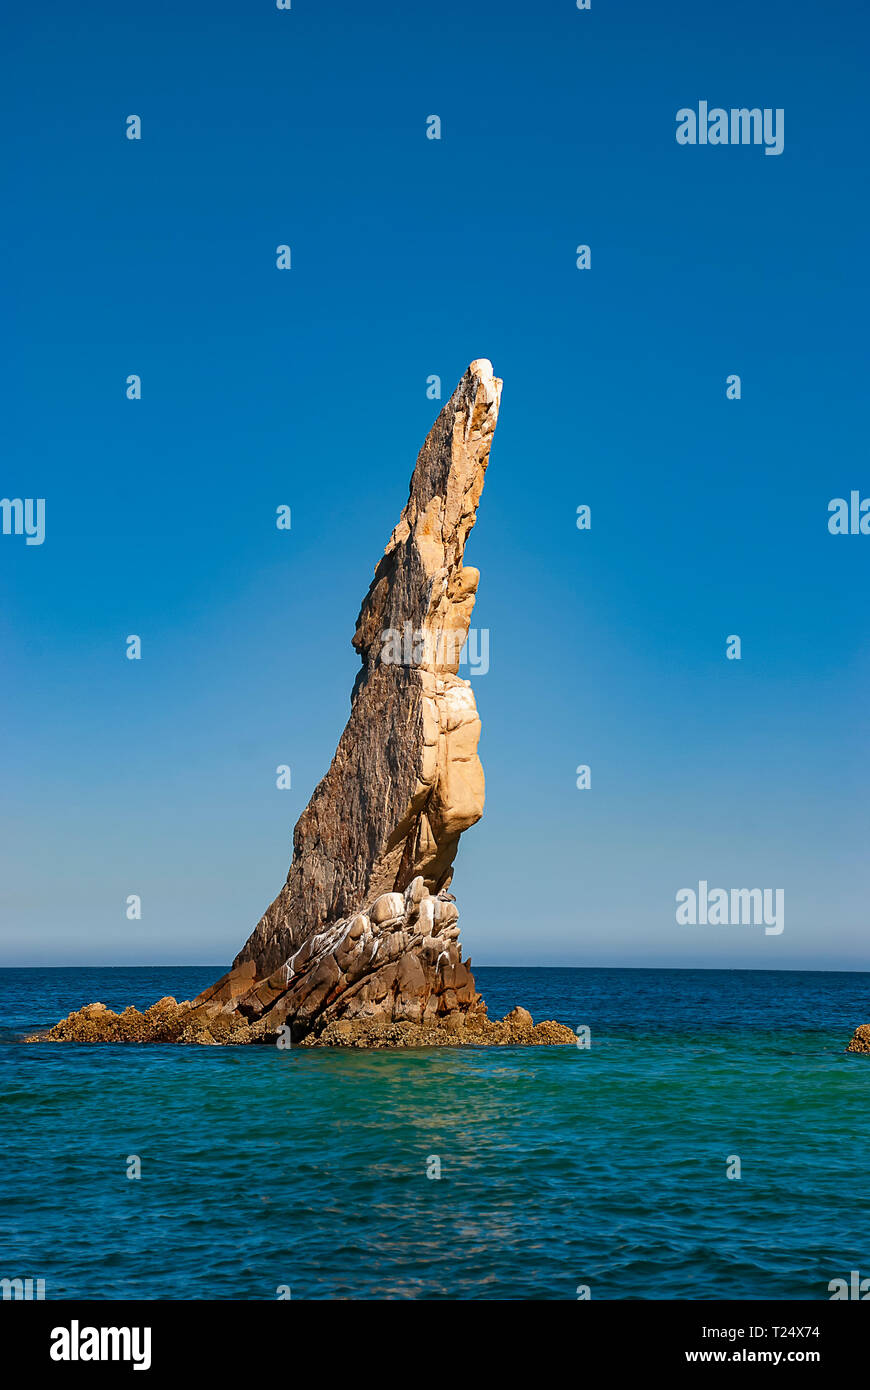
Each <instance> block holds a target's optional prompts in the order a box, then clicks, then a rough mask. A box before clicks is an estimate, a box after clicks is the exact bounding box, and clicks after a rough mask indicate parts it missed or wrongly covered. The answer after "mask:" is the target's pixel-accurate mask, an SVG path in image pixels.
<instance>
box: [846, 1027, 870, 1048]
mask: <svg viewBox="0 0 870 1390" xmlns="http://www.w3.org/2000/svg"><path fill="white" fill-rule="evenodd" d="M846 1051H847V1052H870V1023H860V1024H859V1025H858V1027H857V1028H856V1029H855V1032H854V1033H853V1034H852V1037H851V1040H850V1042H849V1046H848V1047H847V1048H846Z"/></svg>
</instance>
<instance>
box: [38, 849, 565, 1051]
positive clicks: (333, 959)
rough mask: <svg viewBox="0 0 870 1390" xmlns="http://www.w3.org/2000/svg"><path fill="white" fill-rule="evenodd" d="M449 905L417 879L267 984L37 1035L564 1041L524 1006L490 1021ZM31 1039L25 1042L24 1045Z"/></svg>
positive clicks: (343, 1042)
mask: <svg viewBox="0 0 870 1390" xmlns="http://www.w3.org/2000/svg"><path fill="white" fill-rule="evenodd" d="M458 917H459V914H458V912H457V910H456V906H455V903H454V901H453V897H452V895H451V894H450V893H447V892H446V891H442V892H441V893H439V894H437V895H436V896H433V895H432V894H430V893H429V892H428V890H427V889H426V886H425V883H424V881H423V878H422V877H421V876H418V877H417V878H415V879H414V880H413V881H412V882H411V883H410V884H409V885H408V887H407V888H406V890H405V892H404V893H383V894H381V896H380V897H379V898H377V899H376V900H375V901H374V903H372V904H371V906H370V907H369V909H368V911H366V912H358V913H355V914H354V915H353V916H352V917H350V918H347V919H345V920H343V921H341V922H336V923H335V924H334V925H332V926H330V927H328V928H325V929H324V930H323V931H321V932H318V933H317V934H316V935H313V936H310V937H308V939H307V940H306V941H305V942H304V943H303V945H302V946H300V947H299V949H298V950H296V951H294V953H293V954H292V955H291V956H290V957H289V959H288V960H286V961H284V963H283V964H282V965H280V966H279V967H278V969H277V970H274V971H272V973H271V974H269V975H267V976H266V978H265V979H261V978H259V977H258V976H257V969H256V965H255V963H254V962H253V961H251V960H245V961H242V962H241V963H239V964H237V965H235V966H234V967H233V969H232V970H230V971H229V973H228V974H226V975H224V976H222V977H221V979H219V980H218V981H217V982H216V983H215V984H214V985H212V986H210V988H209V989H207V990H204V991H203V993H202V994H200V995H199V996H198V998H196V999H194V1000H193V1001H190V1000H184V1001H183V1002H181V1003H178V1002H177V1001H176V1000H175V999H172V998H169V997H167V998H165V999H158V1001H157V1003H156V1004H152V1005H151V1007H150V1008H149V1009H146V1010H145V1012H144V1013H142V1012H140V1010H139V1009H135V1008H133V1007H130V1008H129V1009H125V1010H124V1011H123V1013H120V1014H118V1013H114V1012H113V1010H111V1009H107V1008H106V1006H105V1004H88V1005H86V1007H85V1008H83V1009H78V1010H77V1011H76V1012H74V1013H71V1014H70V1015H69V1017H68V1018H65V1019H62V1020H61V1022H60V1023H57V1024H55V1026H54V1027H53V1028H51V1029H49V1030H48V1032H46V1033H42V1034H40V1035H39V1038H40V1039H41V1040H43V1041H47V1042H140V1043H143V1042H144V1043H149V1042H153V1043H199V1044H204V1045H206V1046H209V1045H216V1044H217V1045H223V1044H244V1043H274V1042H279V1041H280V1042H281V1043H282V1044H283V1045H284V1046H287V1045H291V1044H292V1045H301V1046H303V1047H315V1046H321V1047H456V1046H461V1045H463V1044H464V1045H471V1046H478V1047H487V1046H495V1047H501V1046H508V1045H511V1044H531V1045H537V1044H541V1043H572V1042H574V1041H575V1035H574V1033H573V1032H572V1031H571V1029H570V1028H566V1027H565V1026H564V1025H563V1024H559V1023H553V1022H550V1021H547V1022H545V1023H539V1024H538V1025H537V1026H535V1024H534V1023H533V1021H532V1016H531V1014H530V1013H529V1012H528V1011H527V1010H526V1009H514V1010H513V1011H512V1012H511V1013H510V1014H508V1016H507V1018H505V1019H502V1020H501V1021H500V1022H494V1021H493V1020H492V1019H490V1018H488V1017H487V1013H486V1005H485V1004H484V1002H483V1000H482V999H481V997H480V995H479V994H478V993H477V990H476V988H475V984H474V976H473V975H472V973H471V962H470V961H467V960H463V959H462V951H461V948H460V945H459V926H458ZM34 1040H35V1039H31V1041H34Z"/></svg>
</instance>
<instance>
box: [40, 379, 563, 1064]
mask: <svg viewBox="0 0 870 1390" xmlns="http://www.w3.org/2000/svg"><path fill="white" fill-rule="evenodd" d="M501 386H502V383H501V382H500V381H499V379H498V378H497V377H495V376H494V375H493V371H492V365H491V363H489V362H488V361H486V359H485V358H481V359H480V360H478V361H476V362H472V364H471V366H470V367H469V368H468V370H467V372H466V373H465V375H464V376H463V377H462V380H461V381H460V383H459V385H458V386H457V388H456V390H455V391H454V392H453V395H452V396H451V397H450V400H449V401H448V402H447V404H446V405H445V406H444V409H443V410H442V411H441V413H440V415H439V416H438V419H437V420H436V421H435V424H434V425H433V427H432V429H431V431H430V432H429V435H428V437H427V439H426V442H425V443H424V445H423V448H422V449H421V450H420V453H419V455H418V457H417V463H416V467H415V468H414V472H413V475H412V477H411V486H410V492H409V496H408V501H407V504H406V506H405V509H404V511H403V512H402V514H401V516H400V517H399V520H398V523H397V524H396V526H395V528H394V530H393V533H392V535H391V536H390V539H389V541H388V543H387V547H386V549H385V551H384V554H383V556H382V558H381V559H380V560H379V562H378V565H377V568H376V569H375V574H374V578H373V580H372V582H371V585H370V586H369V591H368V593H367V594H366V596H365V598H364V599H363V603H362V607H361V609H360V613H359V617H358V618H357V624H356V632H355V633H354V638H353V645H354V647H355V648H356V650H357V652H358V653H359V656H360V660H361V667H360V671H359V674H358V676H357V679H356V682H355V684H354V687H353V692H352V695H351V711H350V718H349V719H348V722H347V725H346V726H345V729H344V732H343V734H342V735H341V738H340V740H339V743H338V748H337V749H336V752H335V756H334V758H333V760H332V763H331V765H330V767H329V771H328V772H327V773H326V776H325V777H324V778H323V779H322V781H321V782H320V783H319V785H318V786H317V787H316V788H315V791H314V794H313V796H312V797H311V800H310V801H309V803H308V805H307V807H306V808H305V810H304V811H303V813H302V815H301V816H300V817H299V820H298V822H297V824H296V829H295V831H294V834H293V857H292V861H291V864H290V870H289V872H288V875H287V880H286V882H285V884H284V886H283V888H282V889H281V891H280V892H279V894H278V896H277V897H276V898H275V900H274V902H273V903H272V904H271V905H270V907H269V908H268V909H267V910H266V912H265V913H264V914H263V916H262V917H261V919H260V921H259V922H258V923H257V926H256V927H255V929H254V931H253V932H252V933H251V935H250V936H249V938H248V940H247V941H246V942H245V945H244V946H243V947H242V950H241V951H240V952H239V954H238V956H237V957H236V959H235V961H234V962H233V965H232V968H231V970H230V971H229V973H228V974H227V975H224V976H223V977H222V978H221V979H220V980H218V981H217V983H216V984H214V985H212V986H211V988H209V989H207V990H205V991H204V992H203V993H202V994H201V995H200V996H199V997H198V998H197V999H195V1000H194V1001H193V1002H192V1003H184V1004H176V1002H175V1000H174V999H164V1000H160V1001H159V1002H158V1003H157V1004H154V1005H152V1007H151V1008H150V1009H148V1010H146V1012H145V1013H144V1014H142V1013H139V1012H138V1011H137V1010H135V1009H127V1010H125V1012H124V1013H123V1014H114V1013H112V1012H111V1011H110V1010H106V1009H104V1008H103V1006H102V1005H89V1006H88V1007H87V1008H85V1009H83V1010H80V1011H79V1012H78V1013H76V1014H71V1015H70V1017H69V1018H68V1019H65V1020H64V1021H63V1022H61V1023H59V1024H58V1025H56V1027H55V1028H54V1029H52V1030H51V1032H50V1034H49V1035H48V1036H49V1037H52V1038H57V1039H63V1038H71V1037H75V1038H79V1039H93V1040H95V1041H97V1040H100V1039H102V1038H112V1039H119V1040H123V1039H125V1038H130V1039H135V1040H137V1041H171V1042H200V1043H245V1042H265V1041H271V1040H275V1039H278V1040H283V1041H287V1042H293V1043H300V1042H301V1043H305V1044H309V1045H310V1044H312V1043H325V1044H350V1045H355V1046H390V1045H406V1046H420V1045H425V1044H442V1043H455V1042H463V1041H467V1042H471V1043H478V1044H481V1043H484V1044H485V1043H493V1044H498V1043H510V1042H533V1043H550V1042H573V1041H574V1040H575V1038H574V1034H573V1033H572V1032H571V1031H570V1029H568V1028H565V1027H564V1026H563V1025H560V1024H555V1023H540V1024H538V1025H537V1027H534V1026H533V1024H532V1019H531V1016H530V1015H529V1014H528V1013H527V1012H526V1011H525V1010H524V1009H515V1010H514V1011H513V1013H512V1014H509V1015H508V1017H507V1018H506V1019H505V1020H503V1021H502V1022H500V1023H498V1022H493V1021H491V1020H490V1019H488V1018H487V1015H486V1006H485V1004H484V1003H483V1001H482V999H481V997H480V995H479V994H478V993H477V991H476V988H475V983H474V979H473V976H472V974H471V970H470V968H469V962H468V961H465V960H463V958H462V950H461V947H460V944H459V926H458V917H459V914H458V911H457V909H456V905H455V900H454V898H453V895H452V894H451V893H450V892H449V891H448V889H449V887H450V882H451V879H452V876H453V860H454V858H455V855H456V850H457V847H458V845H459V837H460V836H461V834H462V832H463V831H464V830H467V829H468V828H469V826H471V825H473V824H474V823H475V821H477V820H479V819H480V816H481V814H482V812H483V800H484V781H483V768H482V767H481V764H480V759H479V758H478V756H477V744H478V738H479V736H480V719H479V717H478V713H477V708H476V705H475V701H474V694H473V692H472V689H471V684H470V682H469V681H467V680H463V679H462V678H461V677H460V676H459V675H458V667H459V657H460V653H461V651H462V647H463V645H464V644H465V640H466V638H467V636H468V629H469V623H470V620H471V612H472V609H473V607H474V599H475V593H476V591H477V584H478V579H479V575H478V572H477V570H476V569H472V568H471V567H470V566H467V565H466V564H465V563H464V556H465V544H466V541H467V540H468V536H469V533H470V531H471V528H472V527H473V525H474V523H475V520H476V517H477V507H478V503H479V502H480V495H481V492H482V490H483V480H484V474H485V473H486V466H487V463H488V462H489V452H490V447H491V444H492V437H493V433H494V430H495V426H496V420H497V418H498V408H499V401H500V397H501Z"/></svg>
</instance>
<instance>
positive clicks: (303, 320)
mask: <svg viewBox="0 0 870 1390" xmlns="http://www.w3.org/2000/svg"><path fill="white" fill-rule="evenodd" d="M7 25H8V28H9V29H10V30H11V38H10V39H9V41H8V51H7V73H6V76H5V78H4V83H3V97H2V101H3V106H4V108H5V109H4V113H3V115H4V126H5V129H6V134H7V145H11V147H12V148H11V154H8V153H7V155H6V160H7V161H11V168H9V169H8V173H9V182H10V184H11V188H12V197H11V200H8V201H7V207H6V212H5V227H6V233H7V236H6V242H7V246H6V250H5V252H4V261H5V279H6V281H7V299H8V300H9V301H11V302H10V303H9V305H8V307H9V308H10V309H11V324H12V329H11V340H12V350H11V354H10V356H9V360H8V362H7V365H6V366H5V368H4V371H3V386H4V388H5V390H4V397H5V399H4V404H3V434H4V448H3V455H4V461H3V467H2V478H0V492H2V494H3V496H8V497H10V498H14V497H22V498H28V497H29V498H45V507H46V513H45V540H44V543H43V544H42V545H39V546H36V545H34V546H27V545H26V544H25V542H24V538H23V537H21V536H15V535H8V536H6V535H0V582H2V609H0V641H2V654H3V666H2V669H3V680H2V706H0V712H2V728H3V790H4V795H3V823H2V834H0V844H2V866H0V894H2V899H0V905H2V928H0V963H2V964H6V965H16V964H60V965H66V964H76V963H94V964H116V963H118V964H120V963H131V964H132V963H141V964H150V963H166V964H169V963H176V962H177V963H182V962H199V961H202V962H209V963H211V962H215V963H219V962H223V961H228V960H229V959H230V958H231V957H232V955H233V954H234V953H235V952H236V951H237V950H238V948H239V947H240V946H241V944H242V942H243V940H244V939H245V937H246V936H247V935H248V933H249V931H250V930H251V929H252V927H253V926H254V925H255V923H256V921H257V919H258V917H259V915H260V914H261V912H262V911H263V909H264V908H265V907H266V906H267V904H268V903H269V902H270V901H271V899H272V897H273V896H274V894H275V893H276V892H277V890H278V888H279V887H280V885H281V884H282V882H283V880H284V877H285V874H286V870H287V866H288V862H289V854H290V837H291V830H292V826H293V824H294V823H295V821H296V819H297V817H298V815H299V813H300V812H301V810H302V809H303V807H304V805H305V803H306V801H307V800H308V797H309V795H310V793H311V791H312V790H313V788H314V786H315V785H316V783H317V781H318V780H319V778H320V777H321V776H322V774H323V773H324V772H325V770H326V768H327V766H328V764H329V760H330V758H331V756H332V753H333V751H334V747H335V744H336V741H337V739H338V736H339V734H340V732H341V729H342V727H343V725H344V722H345V719H346V717H347V712H348V708H349V693H350V688H351V684H352V682H353V678H354V675H355V673H356V670H357V668H358V658H357V657H356V655H355V653H354V652H353V650H352V648H351V646H350V638H351V635H352V633H353V628H354V621H355V617H356V613H357V610H358V606H359V603H360V600H361V598H362V597H363V595H364V593H365V591H366V588H367V586H368V584H369V581H370V579H371V575H372V572H373V569H374V566H375V563H376V561H377V559H378V556H379V554H380V553H381V550H382V548H383V546H384V545H385V543H386V541H387V539H388V536H389V533H390V531H391V529H392V527H393V525H394V523H395V522H396V520H397V518H398V515H399V512H400V510H401V508H402V506H403V505H404V502H405V500H406V495H407V482H408V478H409V476H410V472H411V469H412V467H413V463H414V459H415V457H416V454H417V450H418V449H419V447H420V445H421V443H422V440H423V438H424V435H425V433H426V431H427V429H428V428H429V426H430V424H431V422H432V420H433V419H434V417H435V414H436V413H437V410H438V408H439V407H438V403H437V402H435V401H432V400H429V399H427V396H426V383H427V378H428V377H429V376H430V375H433V374H437V375H439V376H440V377H441V380H442V383H443V399H445V400H446V398H447V396H448V395H449V394H450V392H451V391H452V389H453V386H454V385H455V383H456V381H457V380H458V378H459V377H460V375H461V374H462V372H463V370H464V369H465V367H466V366H467V364H468V362H469V361H470V360H471V359H473V358H475V357H481V356H485V357H489V358H490V359H491V360H492V362H493V365H494V367H495V370H496V372H497V374H498V375H500V376H501V377H503V379H504V394H503V401H502V413H501V419H500V422H499V426H498V430H497V432H496V438H495V444H494V447H493V452H492V457H491V463H490V469H489V472H488V475H487V482H486V487H485V489H484V494H483V499H482V504H481V509H480V513H479V518H478V525H477V528H476V529H475V531H474V532H473V535H472V538H471V541H470V544H469V547H468V550H467V561H468V562H469V563H472V564H475V565H477V566H478V568H479V569H480V570H481V574H482V579H481V584H480V589H479V598H478V605H477V608H476V610H475V615H474V619H473V622H474V624H475V626H477V627H481V628H487V629H488V630H489V633H490V666H489V670H488V671H487V672H486V673H485V674H480V675H478V676H476V677H474V678H473V679H474V686H475V691H476V696H477V702H478V707H479V710H480V713H481V717H482V720H483V736H482V740H481V750H480V751H481V756H482V759H483V763H484V767H485V770H486V774H487V808H486V811H485V814H484V818H483V820H482V821H481V823H480V824H479V825H478V826H476V827H474V828H473V829H472V830H471V831H470V832H469V833H468V834H467V835H466V836H464V837H463V841H462V846H461V849H460V853H459V857H458V861H457V870H456V875H455V879H454V885H453V886H454V891H455V892H456V894H457V896H458V901H459V907H460V912H461V920H462V929H463V941H464V943H465V946H466V949H467V950H468V951H470V953H471V955H472V958H473V960H474V962H475V963H477V964H548V965H554V964H573V965H583V964H589V965H663V966H664V965H666V966H671V965H684V966H705V965H708V966H727V965H734V966H749V967H752V966H758V967H765V968H800V967H803V966H806V967H822V968H834V969H854V968H857V969H867V968H868V967H870V947H868V930H867V920H868V912H870V854H868V838H870V815H868V795H867V787H868V691H870V646H868V633H867V628H868V615H867V598H868V582H867V572H868V565H870V536H866V537H865V536H860V535H859V536H838V537H834V536H831V535H830V534H829V533H828V529H827V521H828V502H829V500H830V499H831V498H833V497H836V496H846V497H848V495H849V492H850V491H851V490H852V489H857V490H859V491H860V492H861V495H862V496H865V495H866V496H870V468H868V462H867V437H866V435H867V431H866V396H867V382H866V377H867V321H868V304H867V276H866V243H867V210H868V199H867V174H866V135H865V132H866V80H865V79H866V60H867V38H868V28H870V23H868V19H867V15H866V12H864V11H862V9H861V7H859V6H857V5H856V4H855V3H854V0H849V2H848V3H846V0H827V3H825V4H824V5H821V4H817V3H813V4H810V3H807V0H797V3H796V2H795V0H788V2H787V0H734V3H731V4H729V5H727V6H725V5H721V4H720V5H714V4H712V3H698V4H696V5H691V6H686V5H684V4H676V3H672V2H671V0H669V2H668V3H656V4H649V3H648V4H642V3H639V0H625V2H624V3H622V2H618V0H592V7H591V9H590V10H589V11H578V10H577V9H576V6H575V3H574V0H536V3H535V4H531V3H526V2H525V0H524V2H523V3H520V0H475V3H474V4H468V3H467V2H466V0H440V2H439V3H438V4H423V3H410V0H401V3H400V0H392V3H387V0H367V2H366V3H365V4H360V3H359V2H358V0H293V3H292V9H291V10H290V11H279V10H278V9H277V8H276V7H275V5H274V4H271V3H270V0H256V3H255V0H244V3H242V0H237V3H229V0H215V2H213V3H206V0H196V2H195V0H172V3H170V2H169V0H163V2H162V3H152V2H150V0H149V3H143V4H139V5H132V6H130V5H118V4H115V3H112V4H109V3H107V0H98V2H93V0H92V3H90V4H88V5H87V6H85V7H81V6H76V5H69V4H65V3H60V0H47V3H41V4H40V5H38V6H22V5H19V6H17V7H15V10H14V12H13V13H12V14H10V16H9V18H8V21H7ZM700 101H706V102H708V104H709V105H710V106H711V107H713V106H718V105H721V106H722V107H724V108H726V109H727V108H730V107H732V106H733V107H741V106H747V107H754V106H758V107H761V108H765V107H770V108H782V109H783V110H784V113H785V117H784V134H785V142H784V149H783V152H782V153H781V154H780V155H777V156H767V155H765V153H764V149H763V147H759V146H748V147H744V146H739V145H735V146H725V147H716V146H712V145H707V146H704V147H702V146H695V147H690V146H680V145H678V144H677V142H676V139H675V130H676V119H675V117H676V113H677V111H678V110H679V109H680V108H684V107H692V108H695V109H697V106H698V103H699V102H700ZM131 114H136V115H138V116H139V117H140V118H141V123H142V138H141V140H138V141H136V140H128V139H127V138H126V118H127V117H128V115H131ZM431 115H438V116H439V117H440V119H441V122H442V131H441V136H442V138H441V139H440V140H431V139H428V138H427V136H426V129H427V117H429V116H431ZM281 244H287V245H289V246H290V247H291V248H292V269H290V270H289V271H280V270H278V269H277V267H276V248H277V247H278V246H279V245H281ZM580 244H588V245H589V246H590V247H591V269H589V270H582V271H581V270H578V269H577V268H576V264H575V262H576V251H575V248H576V247H577V246H578V245H580ZM133 373H135V374H138V375H140V376H141V381H142V398H141V400H139V401H130V400H128V399H127V398H126V394H125V393H126V381H127V377H128V376H129V375H130V374H133ZM732 373H738V374H739V375H740V377H741V381H742V398H741V399H740V400H739V401H737V400H732V401H729V400H727V399H726V390H725V384H726V378H727V376H728V375H729V374H732ZM281 504H286V505H288V506H290V507H291V508H292V529H291V530H290V531H279V530H278V529H277V528H276V526H275V510H276V508H277V507H278V506H279V505H281ZM581 504H587V505H589V506H590V507H591V509H592V526H591V530H589V531H584V532H581V531H579V530H578V529H577V526H576V513H577V507H578V506H580V505H581ZM129 634H137V635H139V636H140V637H141V640H142V659H141V660H140V661H130V660H127V658H126V654H125V653H126V638H127V636H128V635H129ZM732 634H737V635H739V636H740V637H741V639H742V658H741V660H739V661H729V660H726V656H725V649H726V638H727V637H729V636H730V635H732ZM279 764H288V765H289V766H290V767H291V768H292V788H291V789H290V790H278V789H277V788H276V785H275V783H276V768H277V766H278V765H279ZM579 764H588V765H589V766H590V768H591V779H592V785H591V788H590V789H589V790H583V791H581V790H578V789H577V787H576V785H575V782H576V777H575V769H576V767H577V766H578V765H579ZM702 879H703V880H707V881H708V882H709V884H710V887H711V888H712V887H714V886H721V887H725V888H741V887H746V888H752V887H760V888H765V887H767V888H771V889H776V888H782V889H784V892H785V930H784V931H783V932H782V934H781V935H766V934H765V933H764V930H763V928H761V927H758V926H745V925H744V926H738V925H727V926H725V925H723V926H709V925H708V926H683V925H678V924H677V922H676V918H675V895H676V893H677V891H678V890H679V889H681V888H683V887H692V886H697V884H698V883H699V881H700V880H702ZM131 894H138V895H140V896H141V900H142V917H141V920H139V921H136V920H132V921H131V920H127V917H126V901H127V897H128V895H131Z"/></svg>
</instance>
